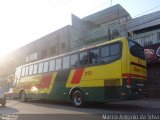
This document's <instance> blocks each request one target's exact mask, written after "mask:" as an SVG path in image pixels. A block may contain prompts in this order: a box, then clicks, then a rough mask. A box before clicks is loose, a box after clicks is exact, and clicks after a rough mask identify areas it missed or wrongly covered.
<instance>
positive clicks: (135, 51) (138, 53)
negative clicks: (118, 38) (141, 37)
mask: <svg viewBox="0 0 160 120" xmlns="http://www.w3.org/2000/svg"><path fill="white" fill-rule="evenodd" d="M129 49H130V52H131V54H132V55H133V56H135V57H138V58H140V59H145V56H144V48H143V47H142V46H141V45H139V44H138V43H136V42H134V41H133V40H129Z"/></svg>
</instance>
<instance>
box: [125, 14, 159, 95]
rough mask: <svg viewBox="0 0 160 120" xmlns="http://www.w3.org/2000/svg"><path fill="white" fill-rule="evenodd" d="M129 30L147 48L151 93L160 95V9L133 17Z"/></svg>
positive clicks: (133, 37)
mask: <svg viewBox="0 0 160 120" xmlns="http://www.w3.org/2000/svg"><path fill="white" fill-rule="evenodd" d="M127 31H128V33H129V35H132V36H129V38H130V39H133V40H135V41H136V42H138V43H139V44H141V45H142V46H144V48H145V54H146V59H147V70H148V73H147V74H148V85H149V86H148V88H149V95H150V96H152V97H160V77H159V76H160V70H159V69H160V11H158V12H154V13H151V14H147V15H144V16H141V17H138V18H135V19H132V20H131V21H130V22H129V24H128V28H127Z"/></svg>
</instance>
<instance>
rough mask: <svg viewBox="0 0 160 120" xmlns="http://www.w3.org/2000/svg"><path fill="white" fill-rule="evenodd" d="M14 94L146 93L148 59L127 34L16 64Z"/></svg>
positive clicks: (115, 96) (77, 97)
mask: <svg viewBox="0 0 160 120" xmlns="http://www.w3.org/2000/svg"><path fill="white" fill-rule="evenodd" d="M15 76H16V77H15V80H14V97H15V98H20V100H21V101H23V102H24V101H27V99H34V98H35V99H47V100H55V101H71V102H72V103H73V105H74V106H75V107H81V106H82V105H84V103H86V102H109V101H121V100H130V99H137V98H143V97H144V96H145V95H146V91H147V89H146V83H147V82H146V61H145V57H144V50H143V47H141V46H140V45H139V44H137V43H136V42H134V41H132V40H128V39H126V38H124V37H122V38H117V39H114V40H111V41H107V42H104V43H101V44H98V45H95V46H91V47H89V48H84V49H80V50H77V51H74V52H69V53H65V54H62V55H58V56H55V57H51V58H48V59H44V60H41V61H37V62H33V63H29V64H25V65H22V66H19V67H18V68H16V73H15Z"/></svg>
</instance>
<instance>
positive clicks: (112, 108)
mask: <svg viewBox="0 0 160 120" xmlns="http://www.w3.org/2000/svg"><path fill="white" fill-rule="evenodd" d="M28 104H32V105H35V106H41V107H48V108H56V109H65V110H72V111H76V112H83V113H84V112H85V113H89V114H103V113H106V112H107V113H137V114H138V113H151V112H152V113H155V112H156V113H157V111H160V109H159V110H158V109H154V108H145V107H141V106H138V105H132V104H118V103H114V102H113V103H108V104H101V103H87V104H86V105H85V107H83V108H75V107H73V106H72V104H71V103H69V102H55V101H54V102H53V101H42V100H32V101H29V102H28ZM158 113H160V112H158Z"/></svg>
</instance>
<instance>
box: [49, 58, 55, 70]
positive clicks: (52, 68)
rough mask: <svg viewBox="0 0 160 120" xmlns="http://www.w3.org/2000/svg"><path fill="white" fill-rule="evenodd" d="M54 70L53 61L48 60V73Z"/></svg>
mask: <svg viewBox="0 0 160 120" xmlns="http://www.w3.org/2000/svg"><path fill="white" fill-rule="evenodd" d="M54 69H55V60H50V62H49V71H54Z"/></svg>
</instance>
